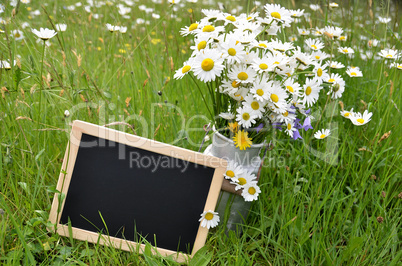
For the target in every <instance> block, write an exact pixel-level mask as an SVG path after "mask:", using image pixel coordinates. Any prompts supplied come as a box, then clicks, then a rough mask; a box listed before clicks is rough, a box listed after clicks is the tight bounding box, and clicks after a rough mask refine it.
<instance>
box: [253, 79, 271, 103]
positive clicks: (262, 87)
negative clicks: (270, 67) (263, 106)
mask: <svg viewBox="0 0 402 266" xmlns="http://www.w3.org/2000/svg"><path fill="white" fill-rule="evenodd" d="M270 82H273V81H270ZM250 93H252V94H253V97H254V99H256V100H258V101H260V102H265V101H266V100H268V98H269V91H268V83H267V82H266V81H264V80H262V81H255V82H253V86H252V87H251V89H250Z"/></svg>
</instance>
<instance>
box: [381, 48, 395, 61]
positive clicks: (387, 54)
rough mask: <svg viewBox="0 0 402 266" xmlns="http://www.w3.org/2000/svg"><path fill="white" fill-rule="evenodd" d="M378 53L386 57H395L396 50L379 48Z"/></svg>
mask: <svg viewBox="0 0 402 266" xmlns="http://www.w3.org/2000/svg"><path fill="white" fill-rule="evenodd" d="M378 55H379V56H381V57H384V58H386V59H397V58H398V51H397V50H393V49H384V50H381V52H379V53H378Z"/></svg>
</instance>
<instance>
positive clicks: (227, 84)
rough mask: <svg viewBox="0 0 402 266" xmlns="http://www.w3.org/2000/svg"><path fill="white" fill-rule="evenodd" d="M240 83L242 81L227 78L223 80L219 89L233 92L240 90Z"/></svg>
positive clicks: (228, 92) (229, 92)
mask: <svg viewBox="0 0 402 266" xmlns="http://www.w3.org/2000/svg"><path fill="white" fill-rule="evenodd" d="M240 85H241V83H240V82H237V81H235V80H233V81H232V80H225V81H222V86H221V87H220V88H219V89H220V91H222V92H224V93H227V94H231V93H232V94H233V93H235V92H237V91H238V90H239V87H240Z"/></svg>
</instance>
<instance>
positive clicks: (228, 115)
mask: <svg viewBox="0 0 402 266" xmlns="http://www.w3.org/2000/svg"><path fill="white" fill-rule="evenodd" d="M219 117H222V118H223V119H226V120H233V119H234V118H235V115H234V114H232V113H220V114H219Z"/></svg>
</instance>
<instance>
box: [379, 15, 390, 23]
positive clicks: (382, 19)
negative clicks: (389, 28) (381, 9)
mask: <svg viewBox="0 0 402 266" xmlns="http://www.w3.org/2000/svg"><path fill="white" fill-rule="evenodd" d="M378 21H379V22H380V23H383V24H387V23H389V22H390V21H391V18H383V17H381V16H378Z"/></svg>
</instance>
